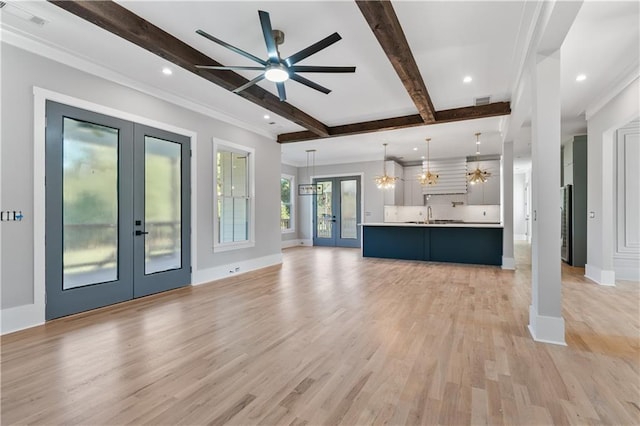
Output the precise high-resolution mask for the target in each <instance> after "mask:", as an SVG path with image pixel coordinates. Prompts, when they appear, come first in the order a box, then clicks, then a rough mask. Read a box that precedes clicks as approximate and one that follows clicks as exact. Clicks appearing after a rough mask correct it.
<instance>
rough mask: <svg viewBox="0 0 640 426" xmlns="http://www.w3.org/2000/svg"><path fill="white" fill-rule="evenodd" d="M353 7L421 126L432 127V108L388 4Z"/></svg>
mask: <svg viewBox="0 0 640 426" xmlns="http://www.w3.org/2000/svg"><path fill="white" fill-rule="evenodd" d="M356 4H357V5H358V7H359V8H360V12H362V15H363V16H364V18H365V19H366V20H367V23H368V24H369V27H371V30H372V31H373V34H375V36H376V38H377V39H378V42H379V43H380V46H381V47H382V50H384V53H385V54H386V55H387V57H388V58H389V61H390V62H391V65H393V68H394V69H395V70H396V73H397V74H398V77H400V80H401V81H402V84H404V87H405V88H406V90H407V92H408V93H409V96H410V97H411V99H412V100H413V103H414V104H415V105H416V108H417V109H418V113H419V114H420V116H421V117H422V120H423V121H424V123H425V124H433V123H434V122H435V121H436V118H435V108H434V107H433V103H432V102H431V97H430V96H429V92H428V91H427V86H426V85H425V83H424V80H423V79H422V75H421V74H420V70H419V69H418V64H416V60H415V58H414V57H413V53H412V52H411V49H410V48H409V43H408V42H407V38H406V37H405V35H404V31H403V30H402V26H401V25H400V21H399V20H398V16H397V15H396V12H395V10H393V6H392V5H391V1H389V0H384V1H378V0H376V1H373V0H357V1H356Z"/></svg>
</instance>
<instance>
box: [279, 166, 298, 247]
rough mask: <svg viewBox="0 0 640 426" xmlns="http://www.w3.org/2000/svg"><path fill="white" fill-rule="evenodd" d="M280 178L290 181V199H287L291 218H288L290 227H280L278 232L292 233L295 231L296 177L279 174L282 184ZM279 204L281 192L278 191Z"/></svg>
mask: <svg viewBox="0 0 640 426" xmlns="http://www.w3.org/2000/svg"><path fill="white" fill-rule="evenodd" d="M282 179H288V180H289V181H290V182H291V185H290V187H291V189H290V191H289V196H290V200H289V204H290V205H291V218H290V219H289V220H290V222H289V223H290V225H291V226H290V227H289V229H284V230H283V229H282V228H280V233H282V234H293V233H295V232H296V197H295V195H296V191H297V190H296V180H295V179H296V177H295V176H293V175H290V174H287V173H282V174H281V175H280V183H281V184H282ZM280 206H281V208H282V192H281V193H280ZM280 220H282V217H280Z"/></svg>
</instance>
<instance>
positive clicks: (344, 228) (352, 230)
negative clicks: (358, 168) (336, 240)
mask: <svg viewBox="0 0 640 426" xmlns="http://www.w3.org/2000/svg"><path fill="white" fill-rule="evenodd" d="M357 194H358V193H357V182H356V181H355V180H343V181H341V182H340V238H350V239H357V238H358V228H357V226H358V224H357V223H356V221H357V208H358V204H357V201H358V200H357V199H356V197H357Z"/></svg>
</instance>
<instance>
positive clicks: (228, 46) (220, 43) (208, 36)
mask: <svg viewBox="0 0 640 426" xmlns="http://www.w3.org/2000/svg"><path fill="white" fill-rule="evenodd" d="M196 33H197V34H200V35H201V36H202V37H204V38H206V39H208V40H211V41H212V42H214V43H217V44H219V45H220V46H223V47H226V48H227V49H229V50H232V51H234V52H236V53H238V54H240V55H242V56H244V57H245V58H248V59H251V60H252V61H255V62H257V63H259V64H262V65H267V62H266V61H263V60H262V59H260V58H258V57H257V56H253V55H252V54H251V53H248V52H245V51H244V50H242V49H238V48H237V47H235V46H232V45H230V44H229V43H227V42H224V41H222V40H220V39H219V38H216V37H214V36H212V35H211V34H207V33H206V32H204V31H202V30H196Z"/></svg>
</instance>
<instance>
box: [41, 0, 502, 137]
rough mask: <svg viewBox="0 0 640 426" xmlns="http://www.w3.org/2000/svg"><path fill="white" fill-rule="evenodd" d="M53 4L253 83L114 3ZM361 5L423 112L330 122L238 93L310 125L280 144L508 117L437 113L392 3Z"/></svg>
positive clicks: (473, 110) (227, 78) (260, 94)
mask: <svg viewBox="0 0 640 426" xmlns="http://www.w3.org/2000/svg"><path fill="white" fill-rule="evenodd" d="M50 2H51V3H53V4H55V5H56V6H58V7H60V8H62V9H64V10H66V11H68V12H70V13H73V14H74V15H76V16H79V17H81V18H82V19H85V20H87V21H89V22H91V23H93V24H95V25H98V26H100V27H102V28H104V29H105V30H107V31H110V32H112V33H114V34H116V35H118V36H120V37H122V38H124V39H126V40H128V41H130V42H132V43H134V44H136V45H138V46H140V47H141V48H143V49H145V50H148V51H149V52H152V53H154V54H156V55H158V56H160V57H162V58H164V59H166V60H168V61H170V62H172V63H174V64H175V65H177V66H179V67H181V68H184V69H186V70H187V71H189V72H192V73H194V74H196V75H198V76H200V77H202V78H204V79H206V80H208V81H210V82H212V83H214V84H217V85H218V86H220V87H223V88H224V89H227V90H229V91H233V90H235V89H236V88H238V87H240V86H242V85H244V84H247V83H248V82H249V80H248V79H247V78H245V77H243V76H241V75H239V74H237V73H235V72H233V71H226V70H212V69H202V68H197V67H196V65H198V64H208V65H214V66H216V65H217V66H220V65H222V64H221V63H220V62H217V61H216V60H215V59H214V58H210V57H208V56H207V55H205V54H204V53H201V52H199V51H198V50H196V49H195V48H193V47H191V46H189V45H188V44H186V43H184V42H183V41H181V40H179V39H178V38H176V37H174V36H172V35H171V34H169V33H167V32H166V31H164V30H162V29H161V28H159V27H157V26H156V25H154V24H153V23H151V22H149V21H146V20H145V19H143V18H141V17H140V16H138V15H136V14H135V13H133V12H131V11H130V10H128V9H126V8H124V7H123V6H121V5H119V4H117V3H115V2H112V1H77V0H74V1H71V0H64V1H56V0H52V1H50ZM356 3H357V5H358V7H359V9H360V11H361V12H362V15H363V17H364V18H365V19H366V21H367V23H368V24H369V27H370V28H371V30H372V31H373V34H374V35H375V37H376V38H377V40H378V42H379V43H380V46H381V47H382V49H383V50H384V52H385V54H386V56H387V58H388V59H389V61H390V62H391V64H392V65H393V68H394V69H395V71H396V73H397V75H398V77H399V78H400V80H401V81H402V84H403V85H404V87H405V88H406V90H407V93H408V94H409V96H410V97H411V99H412V101H413V103H414V104H415V106H416V109H417V110H418V114H417V115H416V114H412V115H407V116H402V117H389V118H383V119H378V120H372V121H366V122H358V123H345V124H341V125H337V126H327V125H325V124H324V123H322V122H321V121H320V120H318V119H316V118H314V117H312V116H311V115H309V114H307V113H306V112H304V111H301V110H300V109H298V108H296V107H295V106H293V105H291V104H289V103H287V102H283V101H280V100H279V99H278V97H277V96H274V95H273V94H272V93H270V92H268V91H266V90H265V89H263V88H262V87H260V86H257V85H253V86H250V87H248V88H247V89H245V90H243V91H241V92H239V93H238V95H239V96H241V97H243V98H245V99H246V100H248V101H250V102H253V103H255V104H256V105H259V106H261V107H263V108H265V109H266V110H269V111H271V112H273V113H274V114H278V115H279V116H281V117H284V118H286V119H288V120H290V121H292V122H294V123H296V124H298V125H300V126H301V127H304V128H305V129H307V130H306V131H302V132H292V133H284V134H280V135H278V139H277V140H278V142H280V143H290V142H300V141H306V140H313V139H318V138H328V137H336V136H346V135H356V134H361V133H369V132H376V131H382V130H395V129H402V128H405V127H413V126H422V125H429V124H438V123H446V122H451V121H461V120H469V119H477V118H485V117H494V116H500V115H508V114H509V113H510V112H511V110H510V108H509V102H496V103H490V104H487V105H482V106H466V107H461V108H454V109H449V110H443V111H436V110H435V108H434V106H433V103H432V101H431V98H430V97H429V92H428V90H427V87H426V85H425V82H424V80H423V78H422V76H421V75H420V70H419V69H418V65H417V64H416V62H415V60H414V58H413V54H412V52H411V49H410V47H409V44H408V42H407V39H406V37H405V35H404V32H403V30H402V26H401V25H400V22H399V20H398V17H397V15H396V13H395V11H394V9H393V6H392V4H391V2H390V1H357V2H356Z"/></svg>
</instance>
